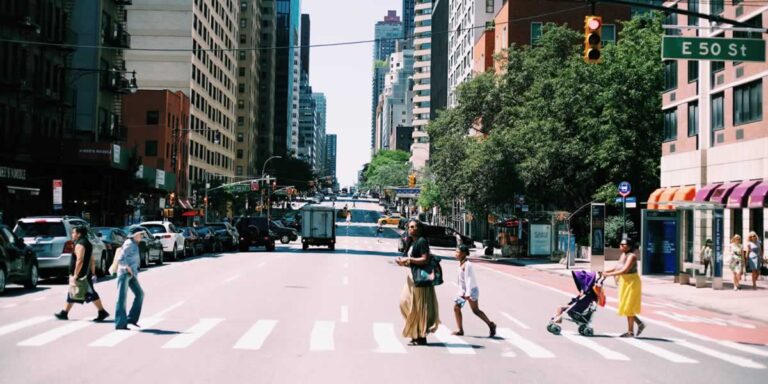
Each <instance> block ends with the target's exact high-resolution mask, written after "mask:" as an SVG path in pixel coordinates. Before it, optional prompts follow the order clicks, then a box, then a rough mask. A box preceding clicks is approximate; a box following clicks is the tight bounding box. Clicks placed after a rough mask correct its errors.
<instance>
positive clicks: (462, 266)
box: [453, 244, 496, 337]
mask: <svg viewBox="0 0 768 384" xmlns="http://www.w3.org/2000/svg"><path fill="white" fill-rule="evenodd" d="M467 256H469V248H468V247H467V246H466V245H464V244H460V245H459V247H458V248H457V249H456V260H458V261H459V281H458V283H459V292H458V297H457V298H456V300H455V303H456V304H455V305H454V306H453V313H454V314H455V315H456V326H457V327H458V330H457V331H456V332H453V334H454V335H457V336H463V335H464V325H463V324H462V316H461V307H463V306H464V304H465V303H466V302H467V301H468V302H469V307H470V308H472V313H474V314H475V315H476V316H477V317H479V318H480V319H481V320H483V321H484V322H485V324H487V325H488V328H489V330H490V332H489V337H494V336H496V323H494V322H492V321H491V320H489V319H488V316H486V315H485V313H484V312H483V311H481V310H480V304H479V303H478V299H479V298H480V289H479V288H478V287H477V279H475V270H474V268H473V267H472V263H471V262H470V261H469V260H468V259H467Z"/></svg>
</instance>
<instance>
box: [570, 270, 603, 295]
mask: <svg viewBox="0 0 768 384" xmlns="http://www.w3.org/2000/svg"><path fill="white" fill-rule="evenodd" d="M571 274H572V275H573V283H574V284H576V288H578V289H579V291H581V292H585V293H587V292H590V291H591V290H592V286H593V285H594V284H595V282H596V281H597V273H596V272H589V271H572V272H571Z"/></svg>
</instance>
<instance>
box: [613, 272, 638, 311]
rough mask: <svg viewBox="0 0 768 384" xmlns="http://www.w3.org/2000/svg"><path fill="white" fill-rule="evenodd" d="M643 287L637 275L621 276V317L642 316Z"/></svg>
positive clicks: (619, 309)
mask: <svg viewBox="0 0 768 384" xmlns="http://www.w3.org/2000/svg"><path fill="white" fill-rule="evenodd" d="M642 291H643V285H642V283H641V282H640V276H639V275H638V274H637V273H629V274H625V275H619V308H618V313H619V316H637V315H638V314H640V307H641V301H642Z"/></svg>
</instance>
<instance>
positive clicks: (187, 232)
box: [181, 227, 205, 256]
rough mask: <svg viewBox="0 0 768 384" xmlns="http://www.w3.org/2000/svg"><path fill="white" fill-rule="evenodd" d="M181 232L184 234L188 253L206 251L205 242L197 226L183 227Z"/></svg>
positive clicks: (185, 250)
mask: <svg viewBox="0 0 768 384" xmlns="http://www.w3.org/2000/svg"><path fill="white" fill-rule="evenodd" d="M181 234H182V235H184V253H185V254H186V255H189V256H195V255H202V254H203V253H205V244H204V243H203V239H202V238H201V237H200V235H199V234H198V233H197V230H196V229H195V228H192V227H181Z"/></svg>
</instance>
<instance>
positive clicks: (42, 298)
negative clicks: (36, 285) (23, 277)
mask: <svg viewBox="0 0 768 384" xmlns="http://www.w3.org/2000/svg"><path fill="white" fill-rule="evenodd" d="M47 298H48V296H41V297H36V298H34V299H32V300H30V301H43V300H45V299H47Z"/></svg>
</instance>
